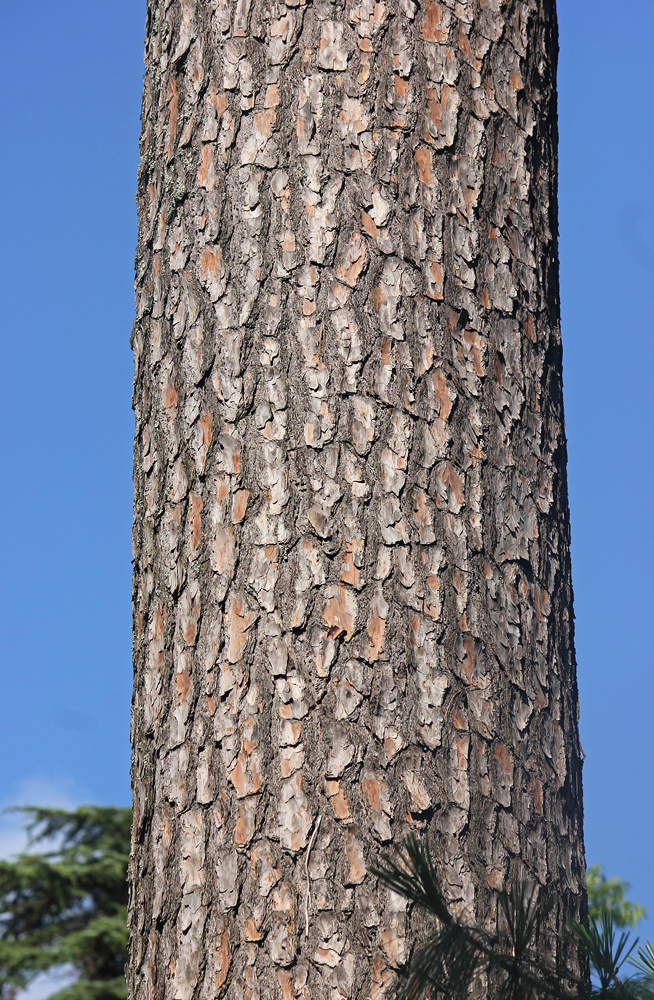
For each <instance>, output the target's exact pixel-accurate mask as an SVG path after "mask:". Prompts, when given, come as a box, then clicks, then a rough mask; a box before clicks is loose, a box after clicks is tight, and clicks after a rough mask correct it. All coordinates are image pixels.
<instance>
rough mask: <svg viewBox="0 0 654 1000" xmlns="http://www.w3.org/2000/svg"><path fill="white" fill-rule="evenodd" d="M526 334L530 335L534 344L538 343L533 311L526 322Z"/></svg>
mask: <svg viewBox="0 0 654 1000" xmlns="http://www.w3.org/2000/svg"><path fill="white" fill-rule="evenodd" d="M525 335H526V336H527V337H529V339H530V340H531V342H532V344H535V343H536V334H535V333H534V317H533V316H532V314H531V313H529V315H528V316H527V322H526V323H525Z"/></svg>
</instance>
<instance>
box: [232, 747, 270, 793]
mask: <svg viewBox="0 0 654 1000" xmlns="http://www.w3.org/2000/svg"><path fill="white" fill-rule="evenodd" d="M229 780H230V781H231V783H232V784H233V786H234V788H235V790H236V794H237V796H238V798H239V799H244V798H245V797H246V796H247V795H254V794H256V792H258V791H259V790H260V788H261V784H262V782H261V755H260V754H259V753H257V752H255V753H253V754H250V756H247V754H245V753H243V751H241V752H240V754H239V755H238V757H237V759H236V764H235V765H234V767H233V768H232V769H231V771H230V772H229Z"/></svg>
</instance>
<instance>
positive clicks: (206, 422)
mask: <svg viewBox="0 0 654 1000" xmlns="http://www.w3.org/2000/svg"><path fill="white" fill-rule="evenodd" d="M199 424H200V427H201V429H202V444H203V445H204V447H205V448H208V447H209V445H210V444H211V414H210V413H203V414H202V416H201V417H200V420H199Z"/></svg>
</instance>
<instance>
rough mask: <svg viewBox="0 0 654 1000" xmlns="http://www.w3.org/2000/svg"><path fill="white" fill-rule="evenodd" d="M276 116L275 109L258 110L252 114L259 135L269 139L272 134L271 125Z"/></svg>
mask: <svg viewBox="0 0 654 1000" xmlns="http://www.w3.org/2000/svg"><path fill="white" fill-rule="evenodd" d="M276 118H277V112H276V111H260V112H259V114H257V115H255V116H254V127H255V129H256V130H257V132H259V133H260V134H261V135H263V136H265V137H266V139H269V138H270V136H271V135H272V127H273V125H274V124H275V119H276Z"/></svg>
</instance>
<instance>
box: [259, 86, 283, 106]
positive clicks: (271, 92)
mask: <svg viewBox="0 0 654 1000" xmlns="http://www.w3.org/2000/svg"><path fill="white" fill-rule="evenodd" d="M279 101H280V98H279V87H278V86H277V84H276V83H270V84H269V85H268V87H267V88H266V100H265V102H264V105H263V106H264V108H276V107H277V106H278V104H279Z"/></svg>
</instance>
